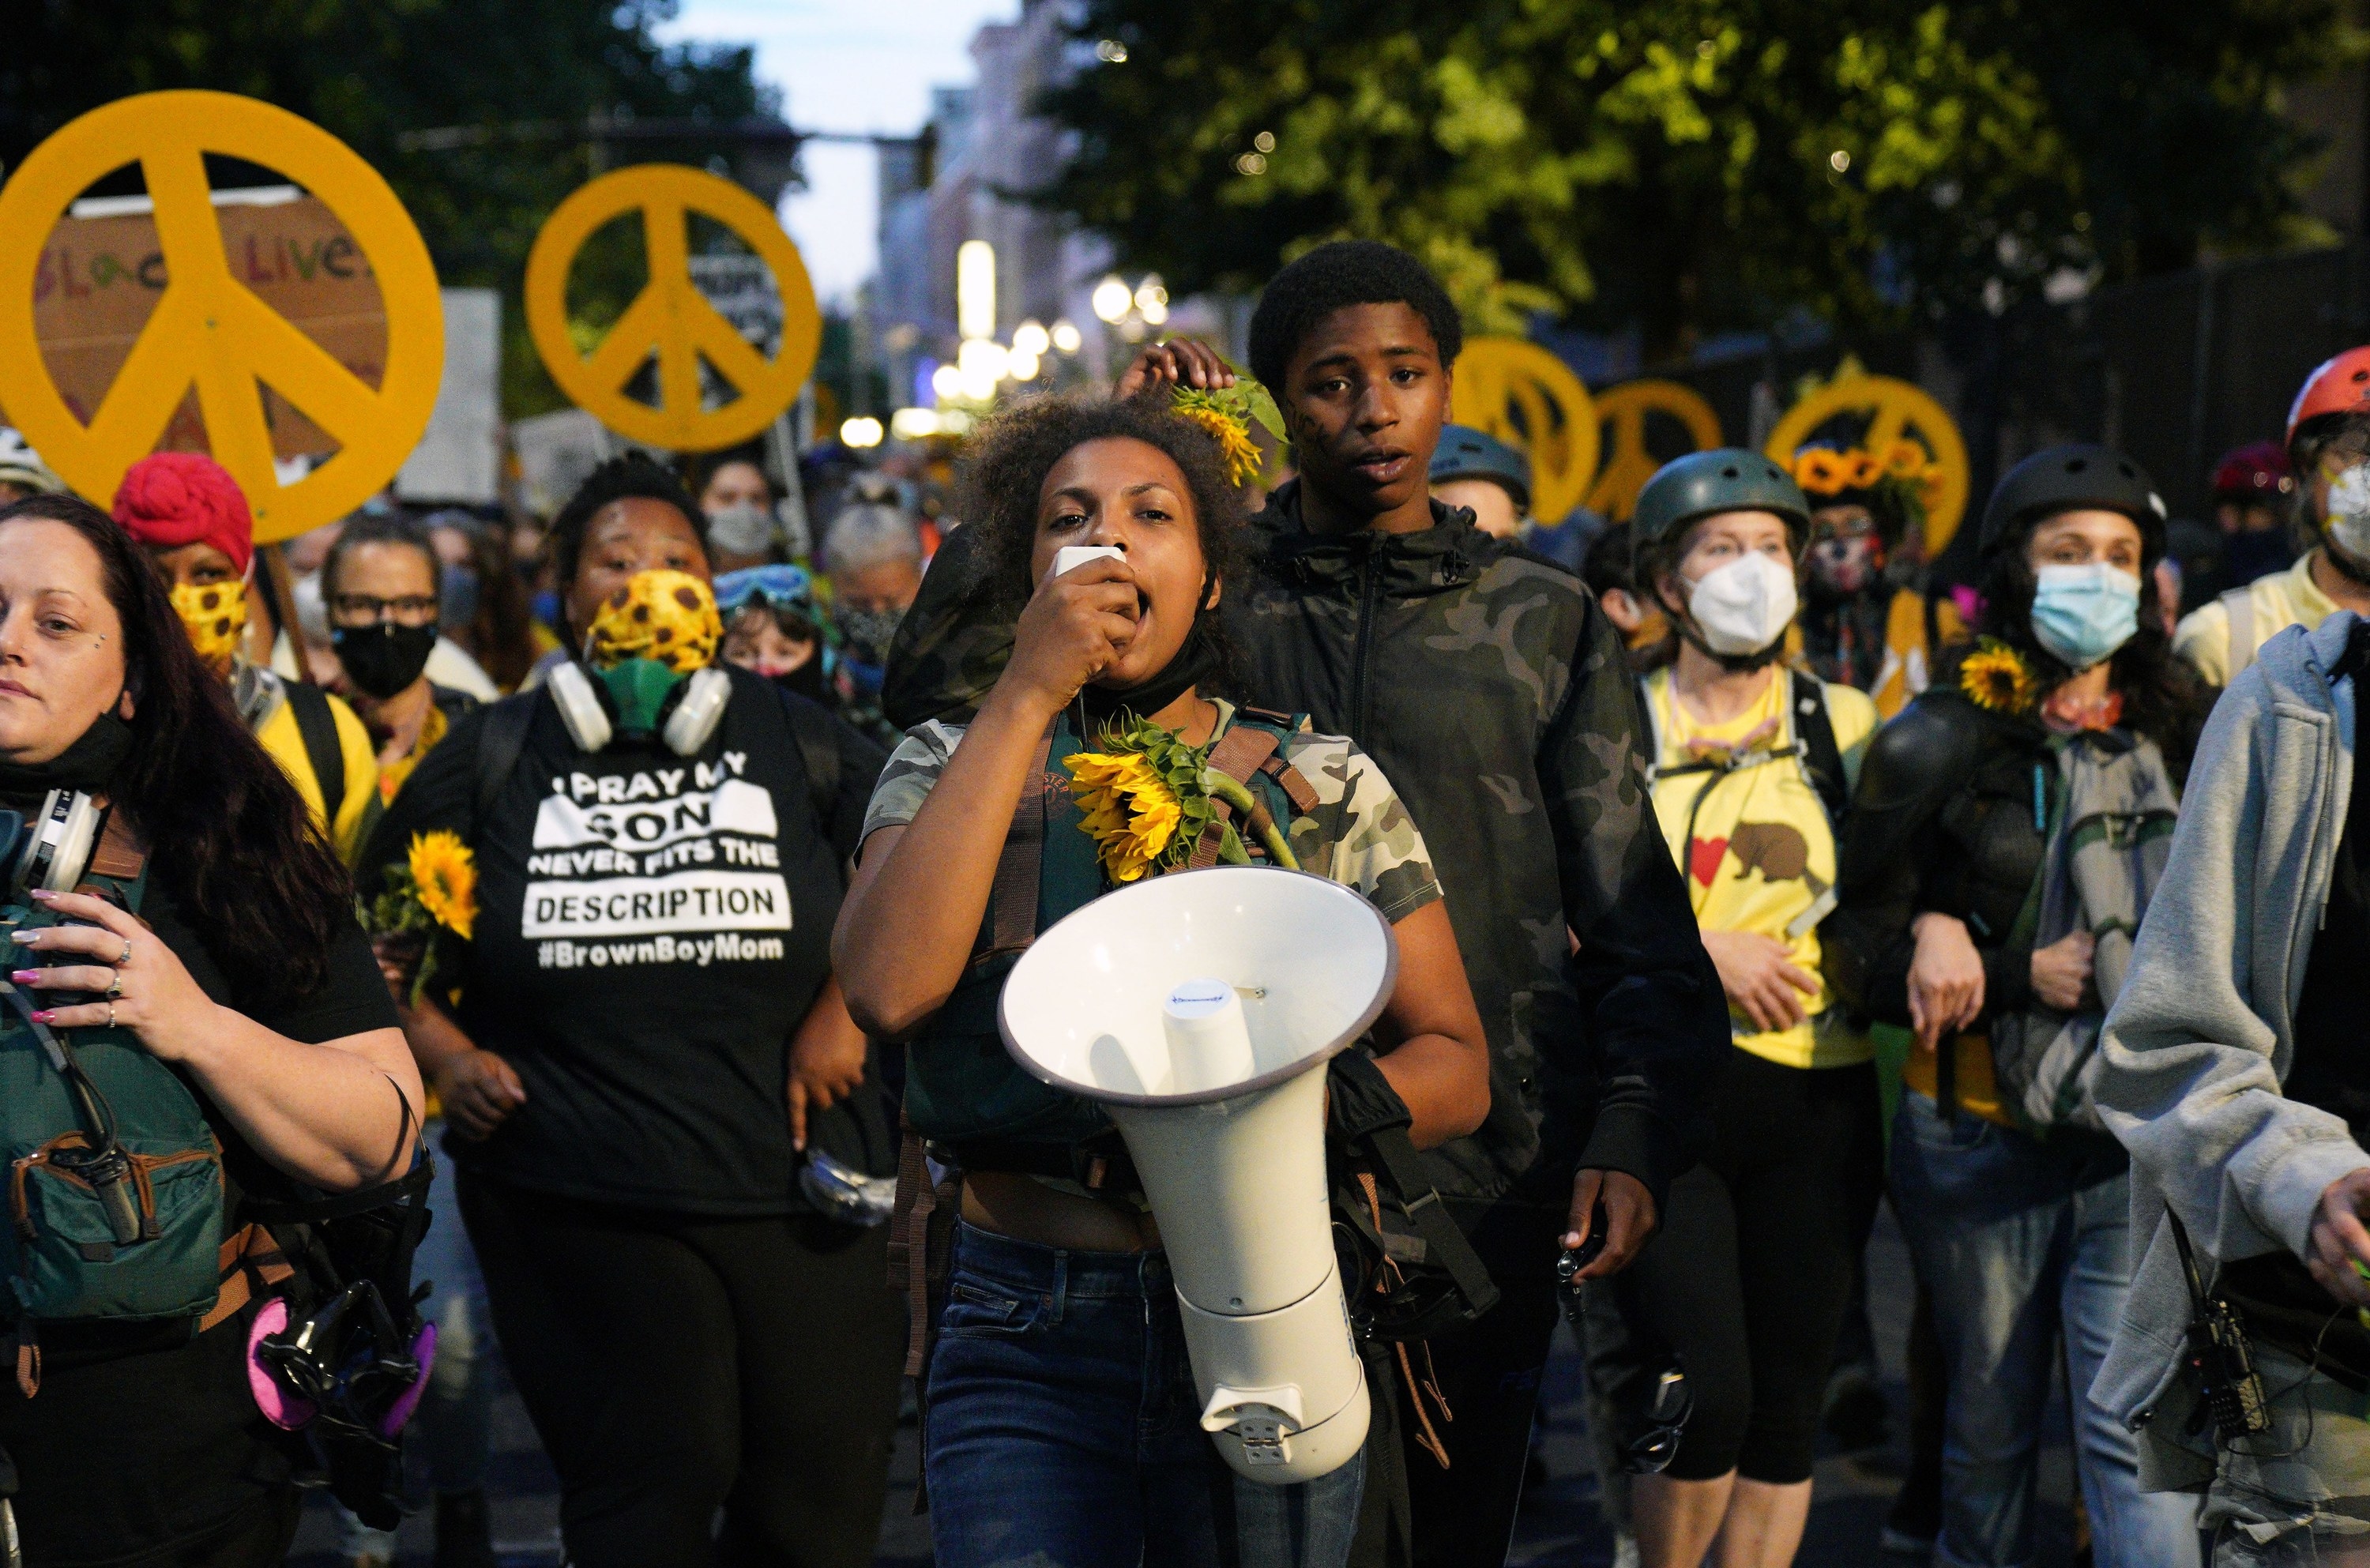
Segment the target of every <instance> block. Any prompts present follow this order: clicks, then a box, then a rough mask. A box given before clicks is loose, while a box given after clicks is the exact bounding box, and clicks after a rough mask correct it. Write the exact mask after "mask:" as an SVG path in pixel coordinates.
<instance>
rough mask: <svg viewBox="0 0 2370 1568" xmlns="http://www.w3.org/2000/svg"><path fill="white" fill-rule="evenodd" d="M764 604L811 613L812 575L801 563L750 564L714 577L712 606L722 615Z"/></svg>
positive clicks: (812, 609)
mask: <svg viewBox="0 0 2370 1568" xmlns="http://www.w3.org/2000/svg"><path fill="white" fill-rule="evenodd" d="M755 604H764V605H774V606H780V607H783V608H787V609H793V610H800V611H803V612H805V613H807V614H809V615H811V614H813V612H814V578H813V577H812V576H811V575H810V574H809V573H808V571H807V569H806V568H805V567H803V566H778V565H777V566H753V567H749V568H747V569H746V570H744V571H728V572H726V573H725V574H724V575H723V576H721V577H719V578H718V579H717V580H716V607H717V609H718V610H719V611H720V612H721V613H722V614H724V615H726V616H732V615H736V614H738V613H739V612H740V611H742V610H743V609H745V608H747V607H748V606H749V605H755Z"/></svg>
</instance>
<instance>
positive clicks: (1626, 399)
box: [1588, 381, 1720, 523]
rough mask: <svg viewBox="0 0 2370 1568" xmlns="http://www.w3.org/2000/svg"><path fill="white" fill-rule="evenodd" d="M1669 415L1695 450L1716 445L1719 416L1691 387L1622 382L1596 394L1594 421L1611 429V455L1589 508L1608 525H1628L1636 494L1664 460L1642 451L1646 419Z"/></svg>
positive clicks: (1590, 494) (1672, 383)
mask: <svg viewBox="0 0 2370 1568" xmlns="http://www.w3.org/2000/svg"><path fill="white" fill-rule="evenodd" d="M1648 414H1667V415H1669V416H1670V417H1671V418H1672V419H1674V420H1676V421H1679V423H1681V424H1683V425H1685V426H1686V430H1687V434H1688V435H1689V436H1691V437H1693V438H1694V440H1695V444H1696V446H1695V449H1696V450H1697V451H1698V452H1708V451H1710V450H1711V449H1712V448H1714V447H1716V446H1718V445H1719V444H1720V415H1718V414H1717V413H1715V412H1713V411H1712V406H1711V405H1710V404H1709V403H1707V402H1705V401H1704V400H1703V397H1702V394H1700V393H1698V392H1697V390H1696V389H1695V388H1694V387H1692V386H1684V385H1682V384H1681V383H1679V382H1676V381H1625V382H1623V383H1622V384H1621V385H1620V386H1616V387H1614V388H1612V389H1611V390H1609V391H1606V392H1601V393H1599V394H1597V398H1596V417H1597V419H1598V421H1600V422H1602V423H1604V424H1607V425H1610V426H1612V428H1613V450H1612V451H1611V452H1609V453H1607V454H1606V455H1605V467H1604V469H1603V470H1602V471H1601V472H1600V473H1598V475H1597V476H1596V483H1595V484H1594V485H1593V486H1591V487H1590V489H1589V491H1588V509H1589V510H1590V511H1591V512H1594V513H1600V514H1602V515H1603V516H1604V517H1605V520H1606V521H1608V522H1612V523H1620V522H1625V521H1627V520H1628V516H1629V512H1630V509H1631V508H1632V507H1634V506H1636V505H1637V504H1638V492H1639V490H1644V489H1645V488H1646V481H1647V480H1648V479H1651V478H1653V477H1654V472H1655V470H1656V469H1658V468H1660V467H1662V459H1661V458H1659V457H1657V456H1655V455H1653V453H1652V452H1651V451H1649V450H1648V449H1647V446H1646V416H1647V415H1648Z"/></svg>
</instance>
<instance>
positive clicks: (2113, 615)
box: [2032, 561, 2140, 670]
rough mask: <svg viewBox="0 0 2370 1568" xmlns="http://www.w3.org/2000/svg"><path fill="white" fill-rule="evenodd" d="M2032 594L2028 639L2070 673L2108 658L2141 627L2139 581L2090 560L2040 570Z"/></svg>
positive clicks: (2045, 567)
mask: <svg viewBox="0 0 2370 1568" xmlns="http://www.w3.org/2000/svg"><path fill="white" fill-rule="evenodd" d="M2034 575H2035V577H2036V578H2037V580H2038V582H2037V585H2036V586H2035V587H2034V589H2033V591H2032V635H2033V636H2034V638H2036V639H2037V640H2039V641H2040V643H2041V645H2042V647H2043V648H2046V649H2048V650H2049V651H2050V652H2052V653H2054V654H2055V655H2056V656H2057V657H2058V658H2059V659H2061V660H2063V661H2065V663H2066V664H2067V665H2068V666H2069V667H2070V668H2072V669H2075V670H2087V669H2088V668H2089V667H2090V666H2091V665H2093V664H2096V663H2099V662H2100V661H2101V660H2103V659H2106V658H2108V657H2110V656H2111V655H2112V654H2113V653H2114V651H2115V650H2116V649H2118V648H2121V647H2122V646H2123V644H2124V643H2126V642H2129V641H2130V640H2132V634H2133V633H2134V632H2135V631H2137V630H2139V628H2140V580H2139V579H2138V578H2137V577H2134V576H2133V575H2132V574H2131V573H2130V572H2128V571H2122V570H2120V569H2118V568H2116V567H2111V566H2109V565H2107V564H2106V563H2105V562H2103V561H2093V562H2091V563H2090V564H2089V565H2088V566H2044V567H2042V569H2041V570H2040V571H2038V572H2036V573H2035V574H2034Z"/></svg>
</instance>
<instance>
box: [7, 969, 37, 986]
mask: <svg viewBox="0 0 2370 1568" xmlns="http://www.w3.org/2000/svg"><path fill="white" fill-rule="evenodd" d="M40 977H41V972H40V970H38V969H12V970H10V971H9V972H8V978H9V979H11V980H14V981H16V982H17V984H18V985H20V986H22V985H28V984H29V983H31V982H32V981H35V980H39V979H40Z"/></svg>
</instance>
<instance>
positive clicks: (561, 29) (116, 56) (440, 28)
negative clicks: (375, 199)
mask: <svg viewBox="0 0 2370 1568" xmlns="http://www.w3.org/2000/svg"><path fill="white" fill-rule="evenodd" d="M673 11H674V3H673V0H0V17H6V28H5V29H0V30H4V31H5V33H6V38H7V40H8V47H7V48H6V50H5V51H0V161H5V163H6V167H10V168H13V167H16V165H17V163H18V162H20V161H21V160H22V159H23V158H24V157H25V156H27V155H28V154H29V153H30V152H31V151H32V149H33V148H34V146H36V145H37V144H39V143H40V141H41V139H42V138H43V137H45V136H47V135H48V134H49V133H51V132H52V131H54V130H56V129H57V128H58V127H59V126H61V125H63V124H64V123H65V122H66V121H69V120H72V119H74V118H75V116H76V115H78V114H81V113H83V112H84V111H86V110H90V109H93V108H96V107H98V105H100V104H104V103H108V102H111V101H113V100H114V99H116V98H122V97H125V96H127V95H129V94H132V93H141V92H150V91H155V90H158V89H162V88H167V87H212V88H216V89H219V90H222V91H224V92H235V93H243V94H246V95H247V96H249V97H253V98H263V99H266V100H268V101H270V102H271V103H275V104H278V105H280V106H281V107H282V108H283V109H287V110H293V111H294V112H295V113H298V114H301V115H303V116H305V118H306V119H308V120H311V121H315V122H316V123H317V124H319V125H321V126H323V127H324V128H326V129H327V130H328V131H330V132H332V133H335V134H336V135H338V136H339V137H340V138H342V139H343V140H344V141H345V142H347V143H348V144H350V145H351V146H352V147H353V148H354V150H355V151H357V152H359V153H360V154H361V155H362V156H363V157H365V158H367V159H369V160H370V162H371V163H372V164H373V165H374V167H376V168H377V169H378V170H379V171H380V172H381V173H382V174H384V175H385V176H386V178H387V179H388V180H389V182H390V183H392V184H393V185H394V187H395V189H396V190H397V193H398V194H399V195H400V196H401V197H402V198H403V202H404V204H405V205H406V206H407V207H408V208H409V209H410V212H411V215H412V218H413V220H414V221H415V222H417V223H418V224H419V225H420V232H421V234H422V235H423V236H425V237H426V239H427V241H428V246H429V249H430V251H431V253H432V254H433V255H434V256H435V259H436V267H437V272H438V275H439V276H440V277H441V278H442V279H443V281H444V282H447V283H451V284H479V285H489V286H494V287H499V288H500V289H501V290H502V292H503V295H504V301H503V320H504V328H505V336H506V337H507V338H508V341H507V342H506V344H505V345H504V349H505V352H504V355H503V364H504V375H505V381H506V384H507V385H506V386H505V394H506V396H505V402H506V403H507V404H508V405H509V406H510V409H511V411H512V413H513V414H519V413H528V412H535V411H538V410H540V409H549V408H559V407H564V406H565V405H566V399H565V398H563V397H562V396H561V395H560V394H559V393H558V390H557V388H555V387H553V386H551V385H550V383H549V382H548V380H546V378H545V376H544V375H543V371H542V366H541V363H540V362H539V361H538V360H537V359H536V358H535V352H534V349H533V347H532V346H531V344H530V343H529V342H528V340H527V337H526V329H525V320H524V314H523V310H522V309H521V306H520V299H519V288H520V282H521V278H522V276H523V272H524V271H525V263H526V253H527V250H528V248H530V247H531V246H532V245H533V244H534V242H535V232H536V230H537V229H538V228H539V227H540V226H541V225H542V223H543V220H544V219H545V218H546V216H548V215H549V213H550V212H551V210H552V208H553V207H555V206H557V205H558V203H559V202H560V201H561V200H563V199H564V198H565V197H566V196H567V195H568V193H569V191H571V190H574V189H575V188H576V187H577V186H579V185H581V184H582V183H583V182H584V180H585V179H586V178H587V177H588V175H589V174H591V173H592V172H593V170H592V165H591V162H590V160H588V157H587V153H586V148H585V147H584V145H583V144H581V143H580V142H578V141H575V140H573V139H570V138H568V137H560V136H541V137H528V138H523V139H522V138H519V137H517V136H515V135H512V134H497V135H494V136H492V137H491V138H489V140H488V141H487V143H486V144H484V145H482V146H477V147H463V148H456V149H453V150H447V151H428V150H409V151H407V150H405V147H404V144H403V143H402V141H401V138H402V137H403V135H404V133H407V132H416V131H422V130H429V129H436V128H443V127H448V126H476V127H485V128H488V129H489V130H500V128H506V127H515V126H518V125H520V124H522V123H531V122H536V121H556V122H565V123H569V124H571V125H573V124H582V123H584V122H585V121H586V120H587V118H588V117H589V116H593V115H601V116H604V117H609V118H612V119H623V118H626V117H628V116H630V117H636V118H640V119H644V120H649V119H709V120H716V121H731V120H737V119H740V118H742V117H744V116H747V115H751V114H755V113H759V112H771V111H773V110H775V109H776V108H777V105H776V104H775V103H774V101H773V100H772V99H771V98H768V96H767V94H766V92H765V89H763V88H761V87H759V86H757V84H756V83H755V81H754V78H753V77H752V75H751V70H750V51H749V50H747V49H745V48H735V47H722V48H719V47H715V46H707V45H679V46H673V47H669V46H664V45H662V44H660V43H659V42H658V41H657V40H656V39H655V38H654V36H653V32H652V29H654V27H655V26H656V25H657V24H659V23H661V22H662V21H664V20H666V19H667V18H668V17H671V16H672V15H673ZM718 152H719V147H718V145H717V144H702V143H701V142H700V141H699V140H698V139H697V138H696V137H695V138H687V139H685V141H683V142H681V143H669V144H637V145H636V147H635V149H634V151H633V152H632V154H631V155H630V156H616V161H617V162H627V161H633V160H634V159H638V158H643V157H668V158H679V159H687V160H688V161H692V162H701V161H704V160H706V159H707V158H708V157H710V156H716V155H717V154H718ZM619 237H623V236H619ZM612 251H614V252H616V255H615V256H612V255H609V254H608V253H609V252H612ZM595 261H596V265H594V266H591V267H588V268H586V269H585V270H584V274H585V275H581V276H580V280H579V282H580V283H581V284H583V285H585V287H584V288H581V289H580V291H579V294H578V295H577V297H574V298H572V299H571V305H573V306H575V307H576V308H577V309H578V310H579V311H580V312H582V313H584V314H586V315H588V316H589V317H591V318H592V319H593V320H596V321H605V320H606V319H609V318H612V317H614V316H615V315H616V312H617V311H618V310H620V309H622V308H623V306H624V305H625V304H626V303H627V295H629V294H630V292H631V290H632V288H633V287H634V286H636V284H637V282H638V271H637V269H638V266H639V246H638V245H622V246H621V245H618V244H616V243H614V241H613V242H612V243H611V244H609V245H607V246H606V247H604V254H603V255H602V256H601V257H599V258H596V259H595Z"/></svg>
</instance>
